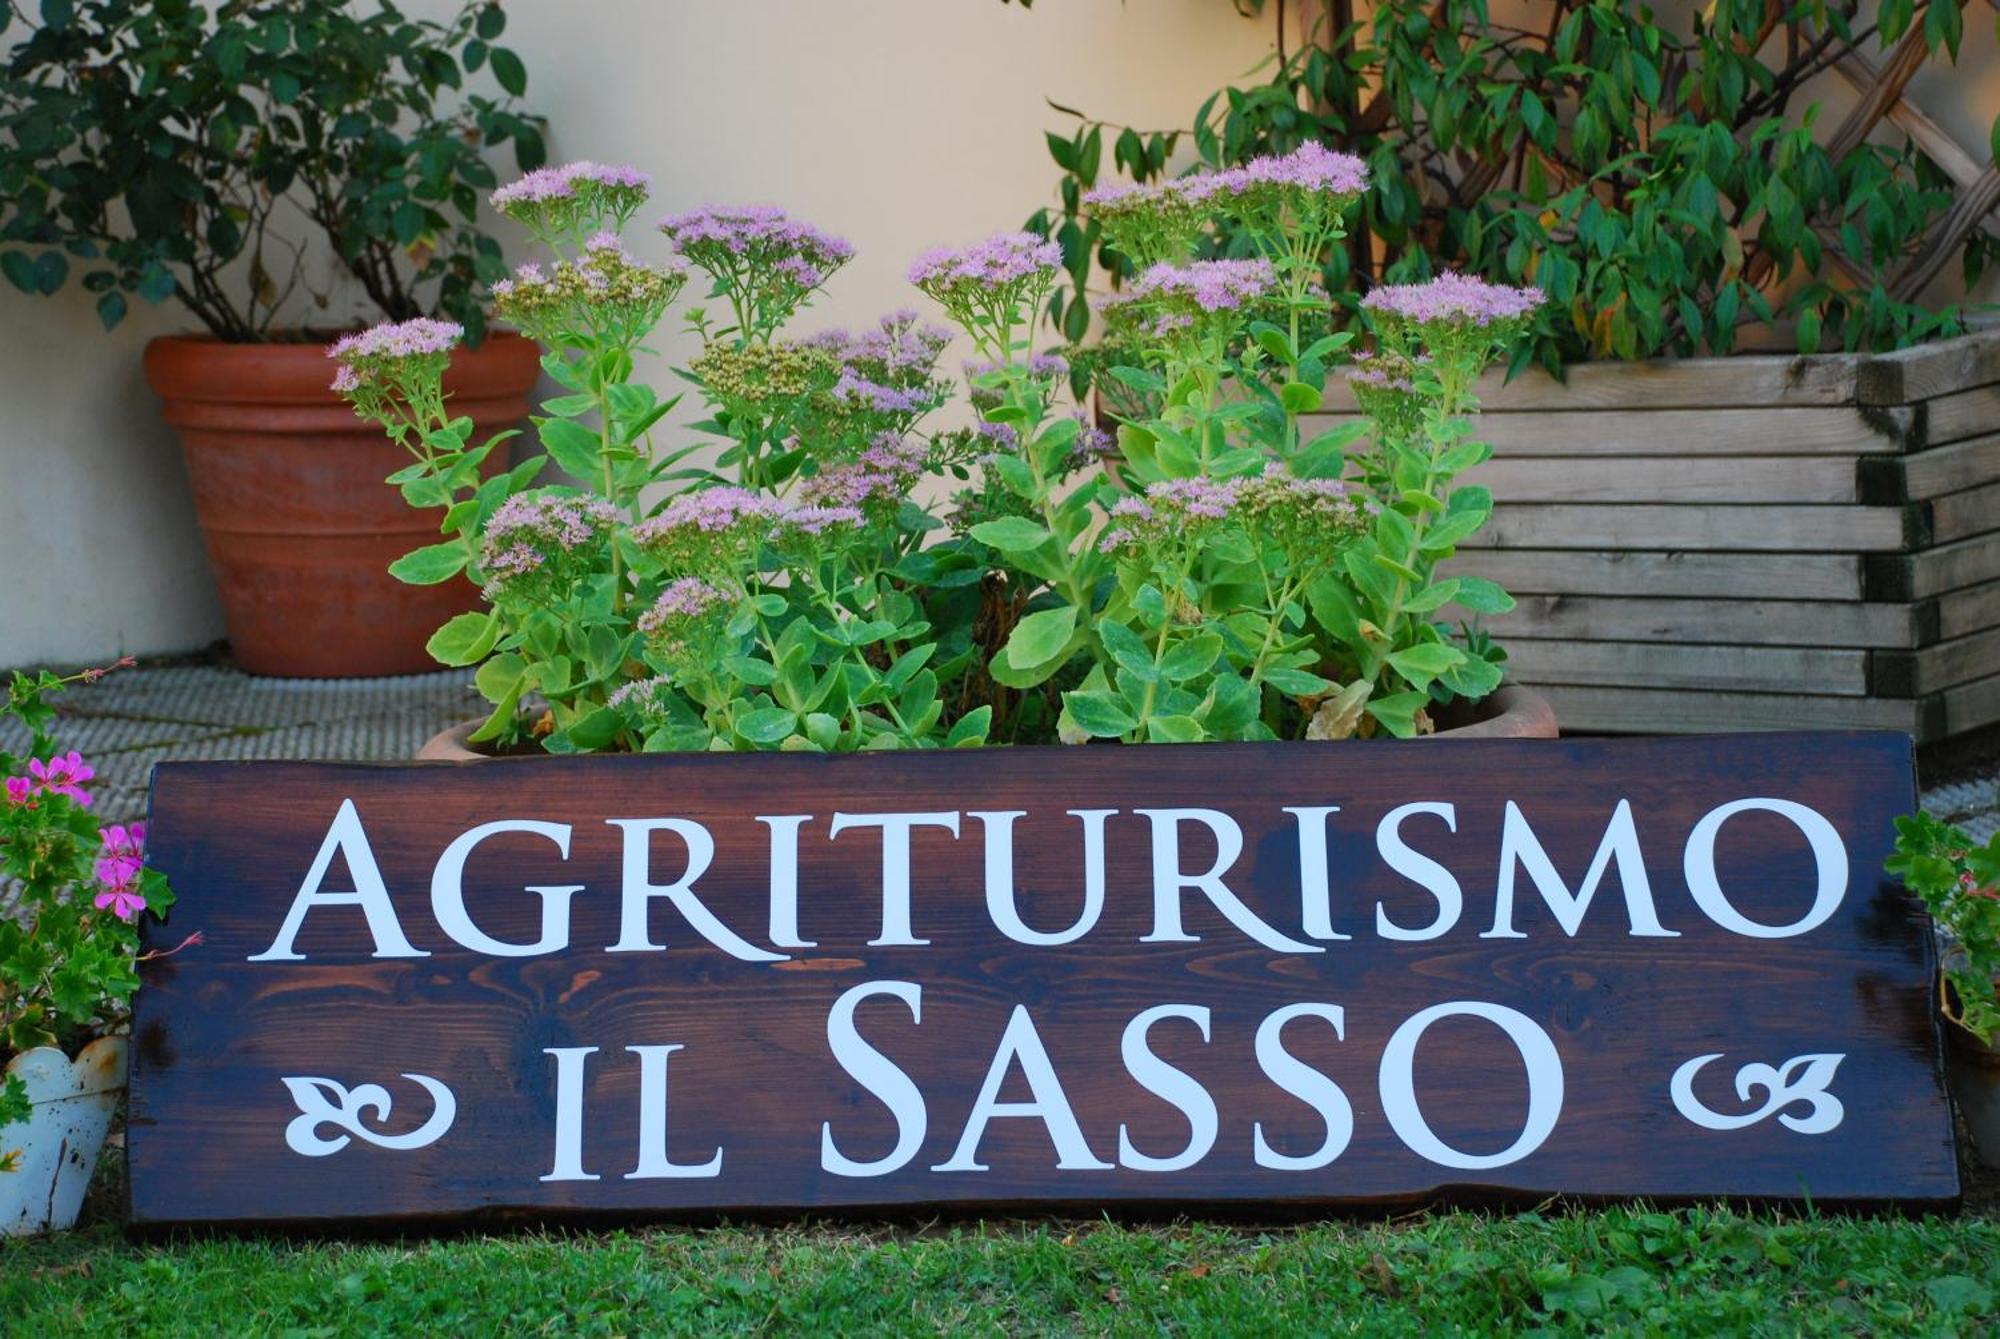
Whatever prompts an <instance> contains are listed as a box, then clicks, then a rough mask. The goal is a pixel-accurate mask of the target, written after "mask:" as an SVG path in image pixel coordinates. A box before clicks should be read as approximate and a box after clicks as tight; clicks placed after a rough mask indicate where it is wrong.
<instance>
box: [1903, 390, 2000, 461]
mask: <svg viewBox="0 0 2000 1339" xmlns="http://www.w3.org/2000/svg"><path fill="white" fill-rule="evenodd" d="M1918 413H1919V418H1918V423H1917V429H1918V431H1919V433H1920V434H1921V435H1920V440H1921V441H1922V443H1923V444H1924V445H1925V446H1946V445H1949V444H1950V443H1952V442H1956V441H1962V440H1964V439H1965V438H1967V437H1977V436H1980V435H1981V434H1983V433H1989V432H1993V431H1996V430H2000V386H1979V387H1975V388H1974V389H1972V390H1969V391H1958V392H1956V393H1954V394H1951V395H1940V396H1938V397H1937V398H1936V399H1935V400H1926V401H1924V403H1923V404H1922V405H1920V406H1919V407H1918Z"/></svg>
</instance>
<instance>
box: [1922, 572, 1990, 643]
mask: <svg viewBox="0 0 2000 1339" xmlns="http://www.w3.org/2000/svg"><path fill="white" fill-rule="evenodd" d="M1937 606H1938V617H1937V637H1938V639H1940V640H1945V639H1949V638H1952V637H1969V636H1971V635H1972V634H1973V633H1975V632H1984V631H1985V630H1986V629H1988V628H1994V627H2000V581H1989V582H1987V583H1985V584H1984V585H1979V586H1967V587H1966V588H1965V589H1963V590H1955V591H1951V592H1949V593H1947V594H1944V595H1940V596H1939V597H1938V601H1937Z"/></svg>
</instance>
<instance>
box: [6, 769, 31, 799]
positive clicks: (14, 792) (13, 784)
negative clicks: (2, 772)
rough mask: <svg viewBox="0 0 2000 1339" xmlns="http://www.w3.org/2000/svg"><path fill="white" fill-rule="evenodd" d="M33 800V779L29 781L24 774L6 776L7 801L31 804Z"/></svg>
mask: <svg viewBox="0 0 2000 1339" xmlns="http://www.w3.org/2000/svg"><path fill="white" fill-rule="evenodd" d="M34 802H35V783H34V782H33V781H30V780H29V779H28V778H27V777H25V776H10V777H8V778H7V803H9V804H33V803H34Z"/></svg>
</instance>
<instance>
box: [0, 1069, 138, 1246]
mask: <svg viewBox="0 0 2000 1339" xmlns="http://www.w3.org/2000/svg"><path fill="white" fill-rule="evenodd" d="M6 1073H7V1074H10V1075H18V1076H19V1077H20V1078H21V1079H22V1080H23V1081H25V1082H26V1083H27V1085H28V1101H29V1102H30V1103H32V1104H33V1107H34V1112H33V1114H32V1115H30V1116H29V1117H28V1122H27V1124H25V1125H19V1124H16V1125H7V1126H0V1155H4V1154H7V1153H11V1152H14V1151H16V1150H18V1151H19V1152H20V1155H21V1157H20V1167H19V1169H18V1170H16V1171H13V1172H0V1237H9V1236H26V1235H27V1234H29V1233H33V1232H43V1231H48V1230H51V1229H53V1230H56V1231H61V1230H63V1229H65V1228H69V1227H73V1226H75V1224H76V1216H77V1213H78V1211H79V1210H81V1209H82V1208H83V1193H84V1191H85V1190H86V1189H87V1188H88V1187H89V1185H90V1174H91V1173H92V1172H93V1171H95V1170H96V1169H97V1155H98V1154H99V1153H100V1152H102V1151H103V1149H104V1136H105V1133H106V1131H108V1130H109V1129H110V1127H111V1114H112V1112H113V1111H114V1110H115V1109H116V1108H117V1106H118V1094H119V1092H120V1091H121V1090H122V1089H123V1088H124V1087H125V1038H123V1037H100V1038H98V1039H97V1040H96V1041H94V1042H92V1043H90V1045H88V1046H86V1047H84V1048H83V1050H82V1051H80V1052H79V1053H78V1054H77V1057H76V1059H75V1060H74V1061H71V1060H70V1058H69V1057H68V1056H66V1055H64V1054H63V1053H62V1052H61V1051H58V1050H56V1049H55V1048H54V1047H50V1046H38V1047H36V1048H35V1049H34V1050H32V1051H23V1052H22V1053H21V1054H20V1055H17V1056H15V1057H14V1058H13V1060H11V1061H9V1062H8V1064H7V1068H6Z"/></svg>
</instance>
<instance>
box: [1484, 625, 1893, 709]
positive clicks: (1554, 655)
mask: <svg viewBox="0 0 2000 1339" xmlns="http://www.w3.org/2000/svg"><path fill="white" fill-rule="evenodd" d="M1909 654H1913V655H1920V654H1922V653H1921V652H1911V653H1909ZM1868 658H1869V653H1868V652H1867V651H1857V650H1833V649H1829V648H1825V647H1815V646H1733V645H1728V644H1723V645H1719V646H1701V645H1679V644H1675V643H1671V642H1586V641H1556V640H1543V639H1540V638H1531V637H1509V638H1508V639H1507V674H1508V677H1509V678H1512V679H1516V680H1518V681H1519V682H1521V683H1524V684H1530V685H1541V684H1557V683H1560V684H1599V685H1604V686H1608V687H1614V688H1615V687H1621V686H1625V687H1633V688H1703V689H1715V690H1718V691H1722V692H1737V693H1832V694H1836V695H1839V696H1855V697H1858V696H1860V695H1862V694H1864V693H1866V692H1868V689H1869V678H1868ZM1899 696H1906V697H1907V696H1914V694H1908V693H1906V694H1899Z"/></svg>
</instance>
